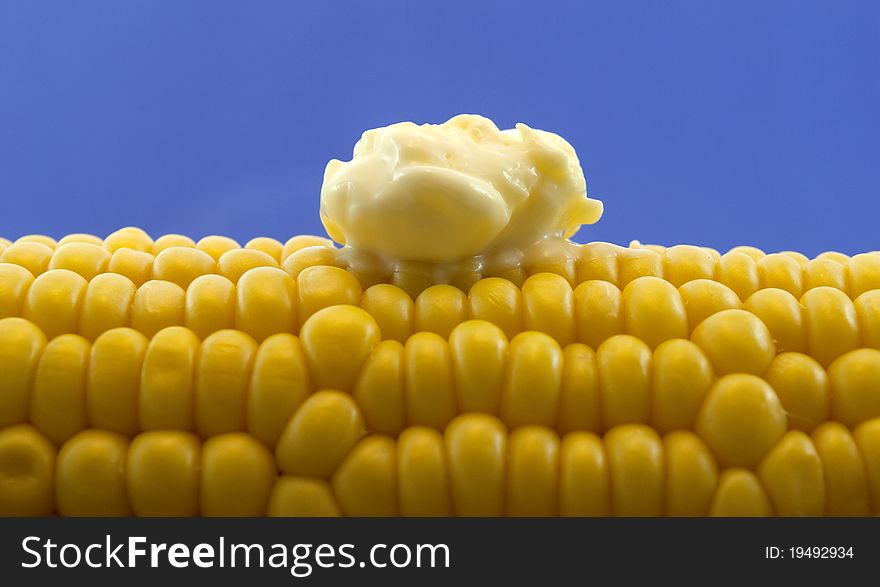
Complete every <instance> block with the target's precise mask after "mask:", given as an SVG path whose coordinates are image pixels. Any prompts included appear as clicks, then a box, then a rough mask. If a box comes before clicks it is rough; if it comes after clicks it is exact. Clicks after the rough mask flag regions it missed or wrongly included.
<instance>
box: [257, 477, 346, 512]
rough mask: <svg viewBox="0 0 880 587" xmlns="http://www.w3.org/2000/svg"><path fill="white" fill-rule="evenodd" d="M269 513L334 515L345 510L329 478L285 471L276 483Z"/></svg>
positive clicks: (270, 498) (270, 499) (271, 496)
mask: <svg viewBox="0 0 880 587" xmlns="http://www.w3.org/2000/svg"><path fill="white" fill-rule="evenodd" d="M266 514H267V515H269V516H273V517H282V518H306V517H316V518H330V517H336V516H340V515H342V512H341V511H340V509H339V504H338V503H336V497H334V496H333V491H332V489H331V488H330V484H329V483H327V482H326V481H322V480H320V479H309V478H308V477H295V476H293V475H282V476H281V477H279V478H278V480H277V481H275V486H274V487H272V494H271V495H270V496H269V507H268V511H267V512H266Z"/></svg>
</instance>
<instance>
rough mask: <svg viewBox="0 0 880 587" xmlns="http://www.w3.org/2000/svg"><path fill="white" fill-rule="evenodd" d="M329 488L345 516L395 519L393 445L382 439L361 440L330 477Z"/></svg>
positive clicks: (395, 454) (395, 457)
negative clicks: (330, 484)
mask: <svg viewBox="0 0 880 587" xmlns="http://www.w3.org/2000/svg"><path fill="white" fill-rule="evenodd" d="M332 486H333V491H334V493H335V494H336V499H338V500H339V506H340V508H341V509H342V511H343V512H344V513H345V515H346V516H374V517H380V516H385V517H388V516H396V515H397V514H398V509H397V446H396V444H395V442H394V441H393V440H392V439H390V438H388V437H387V436H381V435H372V436H368V437H367V438H364V439H363V440H361V441H360V442H359V443H358V444H357V446H355V447H354V448H353V449H352V450H351V452H350V453H348V456H347V457H346V458H345V460H344V461H342V464H340V465H339V468H338V469H337V470H336V472H335V473H334V474H333V481H332Z"/></svg>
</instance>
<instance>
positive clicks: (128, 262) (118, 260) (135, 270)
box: [107, 249, 153, 287]
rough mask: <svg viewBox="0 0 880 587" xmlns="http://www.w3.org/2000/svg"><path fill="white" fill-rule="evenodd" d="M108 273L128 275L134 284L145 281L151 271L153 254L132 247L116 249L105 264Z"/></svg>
mask: <svg viewBox="0 0 880 587" xmlns="http://www.w3.org/2000/svg"><path fill="white" fill-rule="evenodd" d="M107 271H108V272H109V273H118V274H119V275H124V276H125V277H128V278H129V279H130V280H131V281H132V283H134V284H135V286H137V287H140V286H141V285H143V284H144V283H146V282H147V281H148V280H149V279H150V276H151V275H152V273H153V255H151V254H150V253H145V252H143V251H135V250H134V249H118V250H117V251H116V252H115V253H113V256H112V257H110V263H109V265H107Z"/></svg>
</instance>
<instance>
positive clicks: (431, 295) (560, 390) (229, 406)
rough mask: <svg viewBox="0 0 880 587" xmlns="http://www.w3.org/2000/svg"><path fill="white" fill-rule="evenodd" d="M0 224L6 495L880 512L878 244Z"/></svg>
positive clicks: (128, 507) (0, 486) (602, 511)
mask: <svg viewBox="0 0 880 587" xmlns="http://www.w3.org/2000/svg"><path fill="white" fill-rule="evenodd" d="M0 248H2V249H3V250H2V251H0V261H2V263H0V513H2V514H13V515H15V514H17V515H47V514H53V513H57V514H60V515H132V514H134V515H187V516H188V515H197V514H202V515H263V514H269V515H339V514H342V515H398V514H399V515H557V514H559V515H664V514H665V515H709V514H711V515H771V514H778V515H825V514H827V515H866V514H870V513H873V514H877V513H880V393H878V389H880V255H877V254H875V253H868V254H864V255H856V256H854V257H846V256H843V255H839V254H836V253H829V254H824V255H820V256H819V257H817V258H816V259H814V260H807V259H806V258H804V257H802V256H800V255H798V254H795V253H779V254H775V255H764V254H763V253H761V252H760V251H758V250H756V249H751V248H738V249H735V250H732V251H730V252H728V253H726V254H724V255H719V254H717V253H715V252H713V251H711V250H708V249H702V248H698V247H669V248H661V247H655V246H651V247H647V248H646V247H642V245H638V244H637V243H634V244H633V245H632V248H629V249H626V248H622V247H615V246H613V245H607V244H604V243H593V244H590V245H582V246H580V247H578V248H577V249H576V250H577V256H576V257H570V258H564V259H561V260H560V259H555V260H554V259H551V260H547V261H546V262H542V263H540V264H533V265H532V266H530V267H527V268H525V269H524V270H523V271H522V272H521V273H519V274H511V273H510V272H507V273H506V274H505V275H503V276H501V275H495V276H492V275H489V274H488V273H482V272H480V273H475V272H474V271H470V275H469V276H468V275H466V273H467V272H466V271H465V272H462V274H461V275H458V276H456V277H455V279H453V280H451V281H454V282H455V284H435V283H432V280H431V276H430V275H428V274H425V273H424V272H422V273H420V272H419V268H418V267H415V268H413V267H401V268H399V270H396V271H395V272H394V273H392V274H389V275H377V274H368V273H364V272H363V268H362V267H350V266H348V265H347V264H346V261H345V257H344V255H343V254H342V253H341V252H340V251H341V250H340V249H335V248H333V246H332V244H331V243H329V242H328V241H327V240H326V239H321V238H320V237H295V238H293V239H290V240H289V241H288V242H287V243H285V244H282V243H280V242H278V241H274V240H272V239H254V240H253V241H250V242H249V243H247V245H246V246H245V247H244V248H241V247H240V246H239V245H238V243H236V242H235V241H232V240H231V239H226V238H223V237H207V238H205V239H202V240H201V241H199V242H198V243H195V242H193V241H192V240H190V239H188V238H186V237H182V236H179V235H166V236H164V237H161V238H159V239H157V240H156V241H153V240H152V239H150V237H149V236H147V235H146V234H145V233H143V232H142V231H139V230H136V229H123V230H121V231H118V232H117V233H114V234H112V235H110V236H109V237H108V238H106V239H104V240H103V241H102V240H101V239H98V238H96V237H92V236H89V235H71V236H69V237H65V238H64V239H61V240H60V241H58V242H57V243H56V242H55V241H54V240H52V239H49V238H47V237H36V236H32V237H24V238H23V239H19V240H17V241H15V242H14V243H7V242H2V243H0ZM157 480H161V482H157Z"/></svg>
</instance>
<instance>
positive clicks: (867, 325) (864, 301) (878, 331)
mask: <svg viewBox="0 0 880 587" xmlns="http://www.w3.org/2000/svg"><path fill="white" fill-rule="evenodd" d="M853 306H854V307H855V309H856V320H858V323H859V334H860V335H861V340H862V346H866V347H870V348H872V349H880V290H873V291H866V292H865V293H863V294H862V295H860V296H859V297H857V298H856V299H855V301H854V302H853Z"/></svg>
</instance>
